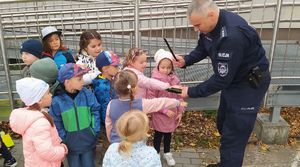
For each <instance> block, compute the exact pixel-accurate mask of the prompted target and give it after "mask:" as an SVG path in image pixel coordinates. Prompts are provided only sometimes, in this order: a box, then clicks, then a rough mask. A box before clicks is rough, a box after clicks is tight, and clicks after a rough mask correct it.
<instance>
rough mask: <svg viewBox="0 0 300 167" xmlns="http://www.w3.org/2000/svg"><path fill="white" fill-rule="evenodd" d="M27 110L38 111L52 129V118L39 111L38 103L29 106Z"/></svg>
mask: <svg viewBox="0 0 300 167" xmlns="http://www.w3.org/2000/svg"><path fill="white" fill-rule="evenodd" d="M28 109H29V110H37V111H40V112H41V113H42V114H43V115H44V116H45V118H46V119H47V120H48V121H49V123H50V125H51V126H52V127H54V121H53V118H52V117H51V116H50V115H49V114H48V113H47V112H44V111H41V107H40V106H39V104H38V103H34V104H33V105H31V106H29V107H28Z"/></svg>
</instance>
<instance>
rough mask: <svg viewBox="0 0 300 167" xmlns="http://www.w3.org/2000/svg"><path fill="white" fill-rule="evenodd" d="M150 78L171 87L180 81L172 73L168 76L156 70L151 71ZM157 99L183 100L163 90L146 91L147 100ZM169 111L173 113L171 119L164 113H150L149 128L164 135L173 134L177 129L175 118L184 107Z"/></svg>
mask: <svg viewBox="0 0 300 167" xmlns="http://www.w3.org/2000/svg"><path fill="white" fill-rule="evenodd" d="M151 77H152V78H154V79H157V80H160V81H162V82H166V83H169V84H170V85H171V86H173V85H179V84H180V80H179V78H178V77H177V76H176V74H174V73H172V74H169V75H165V74H161V73H160V72H159V71H158V70H157V68H154V69H153V71H152V76H151ZM158 97H169V98H175V99H178V100H180V101H183V99H182V98H181V97H180V96H179V95H177V94H175V93H171V92H167V91H165V90H154V89H149V90H148V91H147V98H150V99H151V98H158ZM163 110H167V109H163ZM171 110H172V111H173V112H174V113H175V116H174V117H173V118H169V117H168V116H167V115H166V114H164V112H155V113H152V114H151V115H152V117H151V123H150V125H151V127H153V128H154V129H155V130H157V131H159V132H165V133H169V132H174V130H175V129H176V128H177V126H178V124H179V122H178V120H176V117H177V116H178V115H179V114H181V113H182V112H183V111H184V107H175V108H173V109H171Z"/></svg>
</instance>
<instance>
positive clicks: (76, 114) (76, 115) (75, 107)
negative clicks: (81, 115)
mask: <svg viewBox="0 0 300 167" xmlns="http://www.w3.org/2000/svg"><path fill="white" fill-rule="evenodd" d="M73 104H74V110H75V117H76V124H77V131H79V130H80V129H79V122H78V112H77V105H76V103H75V99H74V100H73Z"/></svg>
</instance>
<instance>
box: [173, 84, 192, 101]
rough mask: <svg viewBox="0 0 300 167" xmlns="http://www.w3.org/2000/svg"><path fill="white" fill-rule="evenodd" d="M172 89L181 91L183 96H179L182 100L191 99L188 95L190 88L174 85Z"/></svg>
mask: <svg viewBox="0 0 300 167" xmlns="http://www.w3.org/2000/svg"><path fill="white" fill-rule="evenodd" d="M172 88H177V89H181V90H182V92H181V94H178V95H179V96H181V97H182V98H187V97H189V95H188V94H187V92H188V89H189V87H186V86H181V85H173V86H172Z"/></svg>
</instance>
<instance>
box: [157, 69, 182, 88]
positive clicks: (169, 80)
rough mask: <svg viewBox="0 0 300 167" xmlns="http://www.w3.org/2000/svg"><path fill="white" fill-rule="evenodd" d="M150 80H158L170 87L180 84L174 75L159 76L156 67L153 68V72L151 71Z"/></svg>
mask: <svg viewBox="0 0 300 167" xmlns="http://www.w3.org/2000/svg"><path fill="white" fill-rule="evenodd" d="M151 77H152V78H155V79H158V80H160V81H163V82H167V83H169V84H170V85H177V84H179V83H180V81H179V79H178V78H177V76H176V75H175V74H174V73H171V74H169V75H165V74H161V73H160V72H159V71H158V69H157V67H155V68H154V69H153V70H152V75H151Z"/></svg>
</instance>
